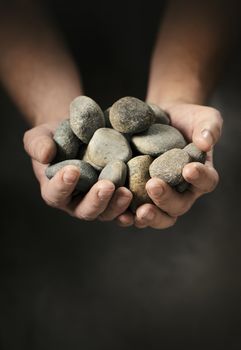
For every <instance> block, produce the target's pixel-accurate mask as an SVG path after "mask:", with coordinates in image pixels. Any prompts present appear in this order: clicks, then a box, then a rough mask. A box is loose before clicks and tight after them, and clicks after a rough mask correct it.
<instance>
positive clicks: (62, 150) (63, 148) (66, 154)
mask: <svg viewBox="0 0 241 350" xmlns="http://www.w3.org/2000/svg"><path fill="white" fill-rule="evenodd" d="M53 139H54V141H55V143H56V146H57V153H56V157H55V160H56V161H61V160H66V159H73V158H75V157H76V155H77V153H78V150H79V146H80V141H79V139H78V138H77V136H75V134H74V133H73V131H72V129H71V127H70V122H69V119H66V120H63V121H62V122H61V123H60V124H59V125H58V127H57V129H56V130H55V133H54V137H53Z"/></svg>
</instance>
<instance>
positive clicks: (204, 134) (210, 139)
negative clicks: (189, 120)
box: [201, 129, 213, 145]
mask: <svg viewBox="0 0 241 350" xmlns="http://www.w3.org/2000/svg"><path fill="white" fill-rule="evenodd" d="M201 134H202V137H203V138H204V139H205V140H206V141H207V143H208V144H209V145H213V137H212V134H211V132H210V130H208V129H203V130H202V131H201Z"/></svg>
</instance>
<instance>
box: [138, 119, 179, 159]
mask: <svg viewBox="0 0 241 350" xmlns="http://www.w3.org/2000/svg"><path fill="white" fill-rule="evenodd" d="M132 143H133V145H134V146H135V148H136V149H137V150H138V151H139V152H140V153H142V154H149V155H150V156H154V157H155V156H159V155H160V154H162V153H165V152H166V151H169V150H170V149H172V148H183V147H185V146H186V141H185V139H184V137H183V136H182V134H181V133H180V131H178V130H177V129H176V128H174V127H173V126H170V125H163V124H153V125H151V126H150V127H149V129H148V130H146V131H144V132H142V133H140V134H139V135H134V136H132Z"/></svg>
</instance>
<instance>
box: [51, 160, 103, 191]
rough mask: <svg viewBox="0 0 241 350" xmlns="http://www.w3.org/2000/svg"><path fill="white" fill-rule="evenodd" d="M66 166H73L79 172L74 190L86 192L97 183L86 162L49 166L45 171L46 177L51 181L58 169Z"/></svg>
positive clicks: (93, 172) (91, 169) (64, 162)
mask: <svg viewBox="0 0 241 350" xmlns="http://www.w3.org/2000/svg"><path fill="white" fill-rule="evenodd" d="M66 165H74V166H76V167H77V168H79V170H80V178H79V181H78V183H77V185H76V190H78V191H80V192H87V191H88V190H89V189H90V188H91V187H92V186H93V185H94V183H95V182H96V181H97V173H96V171H95V169H93V167H92V166H91V165H90V164H88V163H87V162H85V161H83V160H79V159H71V160H65V161H63V162H60V163H56V164H54V165H50V166H49V167H48V168H47V169H46V171H45V174H46V176H47V177H48V178H49V179H51V178H52V177H53V176H54V175H55V174H56V173H57V172H58V171H59V170H60V169H62V168H63V167H64V166H66Z"/></svg>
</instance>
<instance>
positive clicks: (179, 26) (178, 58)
mask: <svg viewBox="0 0 241 350" xmlns="http://www.w3.org/2000/svg"><path fill="white" fill-rule="evenodd" d="M231 2H232V1H231ZM225 10H226V7H225V6H224V3H222V1H221V2H218V1H215V0H214V1H209V3H208V4H206V3H205V2H198V3H197V2H194V1H190V0H184V1H170V4H169V6H168V9H167V12H166V16H165V18H164V22H163V25H162V28H161V30H160V32H159V35H158V38H157V42H156V47H155V49H154V53H153V57H152V61H151V67H150V78H149V85H148V92H147V100H148V101H150V102H156V103H158V104H160V105H162V106H163V107H164V108H165V107H168V106H169V105H171V104H172V103H173V102H174V101H185V102H187V103H198V104H203V103H205V101H206V99H207V98H208V97H209V94H210V92H211V91H212V89H213V87H214V86H215V82H216V80H217V77H218V75H219V70H220V67H221V66H222V63H223V60H224V58H225V52H226V51H227V47H228V45H229V44H230V40H228V39H229V38H228V36H229V34H230V33H229V32H228V31H229V30H230V21H231V14H232V10H230V12H229V13H227V11H226V12H225ZM228 25H229V26H228Z"/></svg>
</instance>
